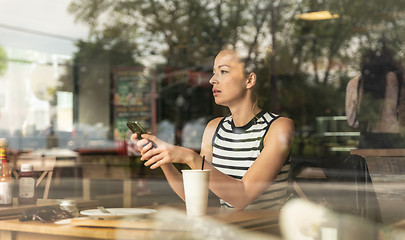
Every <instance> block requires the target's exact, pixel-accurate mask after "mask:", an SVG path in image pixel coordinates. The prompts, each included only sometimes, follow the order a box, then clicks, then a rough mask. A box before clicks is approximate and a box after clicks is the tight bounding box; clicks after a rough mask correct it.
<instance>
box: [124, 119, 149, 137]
mask: <svg viewBox="0 0 405 240" xmlns="http://www.w3.org/2000/svg"><path fill="white" fill-rule="evenodd" d="M127 126H128V128H129V129H131V131H132V133H136V134H137V135H138V139H141V135H142V134H144V133H147V132H146V130H145V129H144V128H143V127H142V125H141V124H140V123H139V122H137V121H129V122H127Z"/></svg>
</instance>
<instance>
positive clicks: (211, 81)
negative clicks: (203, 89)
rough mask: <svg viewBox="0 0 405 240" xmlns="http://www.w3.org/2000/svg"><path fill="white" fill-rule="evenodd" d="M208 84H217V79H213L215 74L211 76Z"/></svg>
mask: <svg viewBox="0 0 405 240" xmlns="http://www.w3.org/2000/svg"><path fill="white" fill-rule="evenodd" d="M209 83H210V84H211V85H214V84H215V83H218V81H217V79H216V77H215V74H213V75H212V77H211V78H210V80H209Z"/></svg>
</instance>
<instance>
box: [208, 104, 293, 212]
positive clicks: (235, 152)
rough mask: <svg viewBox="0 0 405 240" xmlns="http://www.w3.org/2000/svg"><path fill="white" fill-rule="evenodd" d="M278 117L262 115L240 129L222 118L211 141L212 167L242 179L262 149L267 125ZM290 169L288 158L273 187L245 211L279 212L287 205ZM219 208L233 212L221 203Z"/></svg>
mask: <svg viewBox="0 0 405 240" xmlns="http://www.w3.org/2000/svg"><path fill="white" fill-rule="evenodd" d="M279 117H280V116H279V115H275V114H272V113H268V112H265V111H261V112H260V113H258V114H257V115H256V116H255V117H254V118H253V119H252V120H251V121H250V122H249V123H248V124H246V125H245V126H243V127H235V125H234V123H233V120H232V116H228V117H225V118H223V119H222V120H221V121H220V122H219V124H218V127H217V129H216V131H215V133H214V136H213V138H212V148H213V150H212V165H213V166H214V167H215V168H217V169H218V170H219V171H221V172H223V173H224V174H227V175H228V176H231V177H233V178H236V179H239V180H240V179H242V177H243V176H244V175H245V173H246V171H247V170H248V169H249V167H250V166H251V165H252V164H253V163H254V161H255V160H256V158H257V157H258V156H259V154H260V152H261V150H262V149H263V141H264V137H265V135H266V133H267V131H268V130H269V127H270V124H271V123H272V122H273V121H275V120H276V119H277V118H279ZM289 169H290V156H288V157H287V159H286V161H285V163H284V165H283V167H282V168H281V170H280V173H279V174H278V176H277V178H276V179H275V180H274V181H273V183H272V184H271V185H270V186H269V187H268V188H267V189H266V190H265V191H264V192H263V194H262V195H261V196H259V198H257V199H256V200H255V201H253V202H252V203H251V204H250V205H249V206H248V207H247V208H246V209H280V208H281V207H282V206H283V205H284V203H285V202H286V201H287V187H288V186H287V185H288V173H289ZM220 204H221V206H222V207H230V208H232V205H230V204H229V203H227V202H225V201H224V200H222V199H220Z"/></svg>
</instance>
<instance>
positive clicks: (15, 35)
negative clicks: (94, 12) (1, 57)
mask: <svg viewBox="0 0 405 240" xmlns="http://www.w3.org/2000/svg"><path fill="white" fill-rule="evenodd" d="M70 2H71V0H57V1H54V0H36V1H24V0H13V1H9V0H0V5H1V8H0V45H1V46H3V47H10V48H20V49H31V50H36V51H40V52H48V53H57V54H66V55H70V54H72V52H74V50H75V49H76V47H75V45H74V41H73V39H79V38H80V39H86V38H87V33H88V28H87V27H85V26H84V25H83V24H76V23H74V16H73V15H70V14H69V13H68V12H67V7H68V5H69V3H70ZM9 27H11V28H12V29H14V30H12V29H10V28H9ZM30 31H34V32H36V33H35V34H34V33H30ZM46 33H49V34H51V35H47V34H46ZM64 37H65V38H64Z"/></svg>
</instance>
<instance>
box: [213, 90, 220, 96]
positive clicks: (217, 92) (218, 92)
mask: <svg viewBox="0 0 405 240" xmlns="http://www.w3.org/2000/svg"><path fill="white" fill-rule="evenodd" d="M220 93H221V91H219V90H218V89H212V95H214V97H216V96H218V95H219V94H220Z"/></svg>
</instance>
